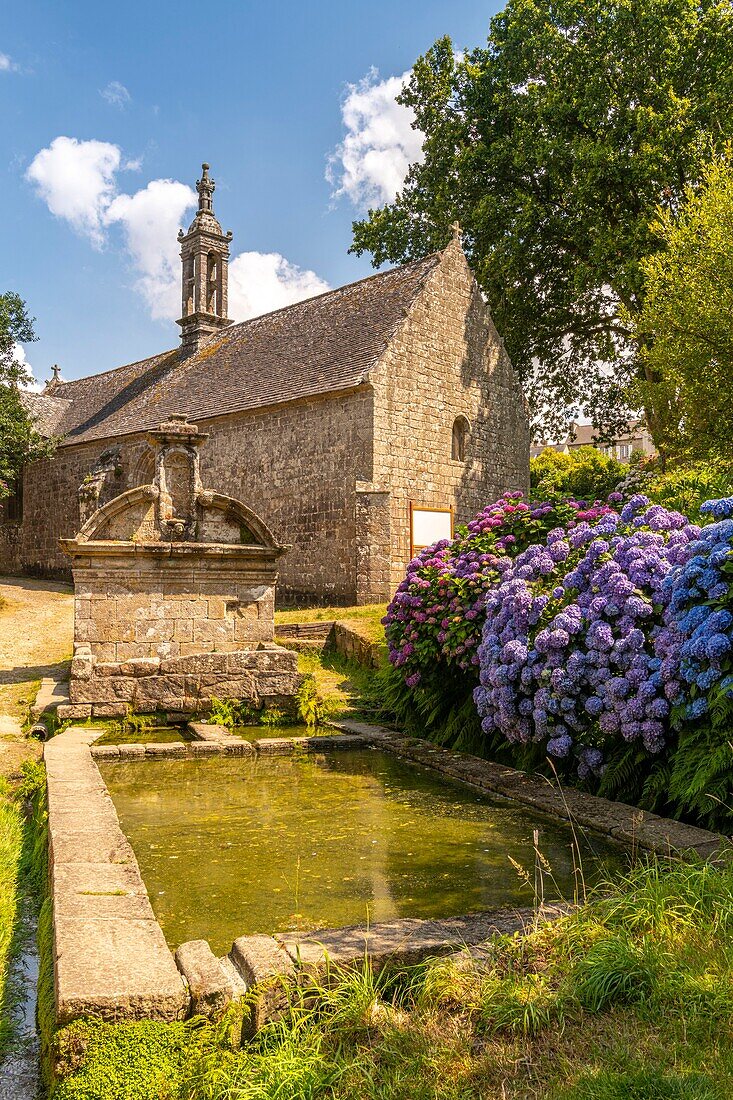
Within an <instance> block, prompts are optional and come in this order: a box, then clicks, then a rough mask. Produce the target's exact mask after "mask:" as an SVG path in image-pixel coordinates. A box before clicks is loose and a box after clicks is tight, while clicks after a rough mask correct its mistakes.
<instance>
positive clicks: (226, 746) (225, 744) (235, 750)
mask: <svg viewBox="0 0 733 1100" xmlns="http://www.w3.org/2000/svg"><path fill="white" fill-rule="evenodd" d="M221 748H222V752H223V753H224V755H225V756H254V755H255V752H256V749H255V747H254V745H253V744H252V742H251V741H245V740H244V739H243V738H240V737H229V738H228V739H227V740H226V741H222V742H221Z"/></svg>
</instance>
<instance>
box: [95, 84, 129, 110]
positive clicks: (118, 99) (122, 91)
mask: <svg viewBox="0 0 733 1100" xmlns="http://www.w3.org/2000/svg"><path fill="white" fill-rule="evenodd" d="M99 94H100V95H101V97H102V99H105V100H106V101H107V103H109V105H110V106H111V107H119V108H120V110H122V108H124V107H126V106H127V104H128V103H130V102H132V96H131V95H130V93H129V92H128V90H127V88H126V87H125V85H124V84H121V83H120V81H119V80H111V81H110V82H109V84H108V85H107V87H106V88H100V91H99Z"/></svg>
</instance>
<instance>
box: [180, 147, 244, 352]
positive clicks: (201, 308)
mask: <svg viewBox="0 0 733 1100" xmlns="http://www.w3.org/2000/svg"><path fill="white" fill-rule="evenodd" d="M201 167H202V169H203V171H202V174H201V179H200V180H197V181H196V190H197V191H198V193H199V208H198V210H197V211H196V217H195V218H194V219H193V221H192V222H191V225H190V226H189V229H188V233H184V232H183V230H181V231H180V232H179V234H178V240H179V242H180V245H181V263H182V265H183V271H182V295H181V299H182V304H181V319H180V320H179V321H178V322H177V324H179V325H180V326H181V351H182V353H183V355H184V356H187V355H193V354H195V353H196V352H197V351H198V350H199V348H200V347H201V345H202V343H203V342H204V341H205V340H206V338H207V337H209V336H211V334H212V333H214V332H218V331H219V329H223V328H226V327H227V326H228V325H231V324H232V322H231V321H230V320H229V318H228V317H227V309H228V285H227V284H228V274H229V272H228V267H229V242H230V241H231V239H232V234H231V231H230V232H229V233H227V234H224V233H223V232H222V228H221V226H220V225H219V223H218V221H217V220H216V218H215V217H214V207H213V203H212V198H211V197H212V195H213V193H214V187H215V184H214V181H213V180H212V179H211V178H210V176H209V165H208V164H202V166H201Z"/></svg>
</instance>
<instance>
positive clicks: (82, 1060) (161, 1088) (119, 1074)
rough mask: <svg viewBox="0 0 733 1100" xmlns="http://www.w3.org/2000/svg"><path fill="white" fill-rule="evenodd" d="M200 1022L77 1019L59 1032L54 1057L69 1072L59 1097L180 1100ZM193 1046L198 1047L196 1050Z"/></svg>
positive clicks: (68, 1099)
mask: <svg viewBox="0 0 733 1100" xmlns="http://www.w3.org/2000/svg"><path fill="white" fill-rule="evenodd" d="M199 1027H200V1021H199V1020H194V1021H192V1022H188V1023H180V1024H163V1023H158V1022H156V1021H153V1020H143V1021H139V1022H136V1023H121V1024H115V1025H110V1024H104V1023H102V1022H101V1021H95V1020H77V1021H75V1022H74V1023H73V1024H70V1025H69V1026H68V1027H66V1028H64V1029H63V1030H62V1031H60V1032H58V1034H57V1035H56V1038H55V1040H54V1048H55V1050H54V1056H55V1061H56V1064H57V1067H58V1069H59V1071H61V1072H62V1073H64V1077H63V1079H61V1080H59V1081H58V1083H57V1084H56V1085H55V1087H54V1088H53V1090H52V1092H51V1097H52V1098H53V1100H151V1098H155V1100H174V1098H175V1097H180V1096H181V1091H180V1083H181V1078H182V1074H183V1070H184V1066H185V1065H186V1064H187V1062H188V1061H189V1059H190V1058H191V1057H192V1054H193V1053H194V1050H195V1048H196V1046H197V1041H196V1040H197V1036H196V1031H197V1029H198V1028H199ZM192 1048H193V1049H192Z"/></svg>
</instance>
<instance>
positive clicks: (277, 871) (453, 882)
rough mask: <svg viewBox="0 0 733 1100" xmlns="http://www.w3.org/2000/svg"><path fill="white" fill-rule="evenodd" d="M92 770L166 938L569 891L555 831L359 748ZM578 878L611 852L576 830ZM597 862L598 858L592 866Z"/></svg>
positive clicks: (173, 941) (441, 911)
mask: <svg viewBox="0 0 733 1100" xmlns="http://www.w3.org/2000/svg"><path fill="white" fill-rule="evenodd" d="M101 770H102V774H103V775H104V779H105V782H106V783H107V786H108V788H109V791H110V794H111V795H112V798H113V799H114V803H115V806H116V808H117V811H118V814H119V817H120V821H121V824H122V828H123V829H124V831H125V832H126V833H127V836H128V837H129V838H130V841H131V843H132V846H133V848H134V850H135V855H136V856H137V859H138V862H139V864H140V870H141V871H142V875H143V878H144V880H145V884H146V886H147V888H148V892H149V894H150V899H151V902H152V905H153V909H154V910H155V914H156V916H157V918H158V920H159V921H160V923H161V925H162V927H163V931H164V933H165V936H166V939H167V940H168V943H169V945H170V946H171V947H172V948H175V947H177V946H178V945H179V944H180V943H183V942H184V941H186V940H192V939H208V941H209V942H210V944H211V946H212V948H213V950H214V951H215V952H217V953H222V954H223V953H224V952H225V951H228V949H229V947H230V946H231V943H232V940H233V939H235V938H236V937H237V936H241V935H243V934H245V933H252V932H276V931H285V930H287V929H290V928H323V927H338V926H341V925H347V924H357V923H361V922H364V921H366V920H367V919H368V920H369V921H371V922H375V921H381V920H389V919H392V918H395V917H416V916H421V917H443V916H451V915H456V914H459V913H466V912H470V911H472V910H480V909H491V908H495V907H497V906H501V905H531V904H532V901H533V894H532V890H531V888H529V887H527V886H526V885H523V884H522V882H521V881H520V878H519V876H518V874H517V871H516V869H515V868H514V867H513V866H512V864H511V862H510V857H511V858H512V859H514V860H516V861H517V862H518V863H520V864H521V865H522V866H523V867H525V868H527V870H528V871H529V873H530V876H532V874H533V867H534V854H533V849H532V833H533V829H535V828H538V829H539V831H540V849H541V851H542V853H543V854H544V856H545V857H546V858H547V860H548V861H549V863H550V865H551V867H552V876H553V877H554V884H553V882H552V881H551V880H550V877H549V875H548V874H547V873H546V874H545V897H546V898H557V897H558V896H561V895H562V896H564V897H566V898H568V899H572V898H573V890H574V874H573V859H572V853H571V836H570V831H569V829H567V828H566V827H564V826H563V825H562V824H557V823H554V822H549V821H547V820H545V819H541V818H538V817H537V816H535V815H533V814H532V812H531V811H530V810H528V809H526V808H524V807H517V806H514V805H512V804H507V803H501V802H494V801H492V800H490V799H488V798H484V797H481V796H479V795H477V794H475V793H474V792H473V791H472V790H470V789H469V788H467V787H464V786H463V785H461V784H459V783H453V782H451V781H448V780H445V779H443V778H441V777H438V776H436V775H434V774H432V773H430V772H428V771H426V770H423V769H421V768H418V767H414V766H412V765H408V764H405V763H403V762H401V761H399V760H397V759H395V758H394V757H392V756H390V755H389V754H387V753H383V752H381V751H377V750H374V749H363V750H361V749H354V750H350V751H349V752H333V751H332V752H325V753H323V754H321V753H318V754H310V755H307V756H306V755H302V756H298V757H287V756H273V757H257V758H256V759H254V760H251V759H248V758H246V757H209V758H204V759H201V760H183V759H181V760H151V761H149V762H148V761H145V762H144V763H143V762H130V763H127V762H124V761H119V762H116V761H104V762H103V763H102V765H101ZM584 845H585V847H584V851H583V872H584V875H585V879H586V881H593V880H594V879H597V878H598V877H599V876H600V875H602V874H603V873H604V869H605V871H608V870H613V869H616V868H618V867H619V865H620V864H621V862H622V856H621V855H620V854H619V850H618V849H617V848H615V847H613V846H611V845H610V844H607V843H605V842H604V841H602V840H600V839H597V838H595V837H594V838H592V839H586V841H585V842H584ZM602 864H603V866H602Z"/></svg>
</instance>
